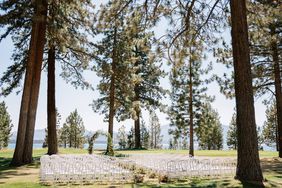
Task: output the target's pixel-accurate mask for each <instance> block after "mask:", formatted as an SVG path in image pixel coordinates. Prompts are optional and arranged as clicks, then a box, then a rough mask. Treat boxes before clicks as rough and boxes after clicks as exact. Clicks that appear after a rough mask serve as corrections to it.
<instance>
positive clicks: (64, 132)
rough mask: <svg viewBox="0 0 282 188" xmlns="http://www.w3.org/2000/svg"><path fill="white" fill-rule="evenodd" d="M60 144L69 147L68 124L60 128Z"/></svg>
mask: <svg viewBox="0 0 282 188" xmlns="http://www.w3.org/2000/svg"><path fill="white" fill-rule="evenodd" d="M58 132H59V134H58V135H59V137H58V138H59V140H58V143H59V146H61V147H64V148H67V144H68V138H69V136H68V135H69V127H68V126H67V124H63V127H62V128H60V129H59V131H58Z"/></svg>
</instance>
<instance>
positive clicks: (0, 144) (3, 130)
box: [0, 102, 13, 150]
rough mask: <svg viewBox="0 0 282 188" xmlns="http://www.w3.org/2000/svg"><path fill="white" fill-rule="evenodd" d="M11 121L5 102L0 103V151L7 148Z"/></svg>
mask: <svg viewBox="0 0 282 188" xmlns="http://www.w3.org/2000/svg"><path fill="white" fill-rule="evenodd" d="M12 127H13V125H12V120H11V117H10V115H9V113H8V111H7V106H6V104H5V102H1V103H0V150H1V149H3V148H6V147H7V146H8V142H9V138H10V134H11V130H12Z"/></svg>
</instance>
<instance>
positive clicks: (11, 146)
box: [8, 143, 107, 149]
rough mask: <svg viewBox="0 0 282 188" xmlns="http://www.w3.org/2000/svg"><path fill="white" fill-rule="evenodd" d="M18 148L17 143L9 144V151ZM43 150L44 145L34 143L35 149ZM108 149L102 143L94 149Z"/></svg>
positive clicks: (86, 145)
mask: <svg viewBox="0 0 282 188" xmlns="http://www.w3.org/2000/svg"><path fill="white" fill-rule="evenodd" d="M15 147H16V143H9V144H8V149H15ZM39 148H42V143H34V144H33V149H39ZM87 148H88V144H84V149H87ZM106 148H107V144H101V143H97V144H94V149H106Z"/></svg>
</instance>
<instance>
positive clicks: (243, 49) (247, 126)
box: [230, 0, 263, 184]
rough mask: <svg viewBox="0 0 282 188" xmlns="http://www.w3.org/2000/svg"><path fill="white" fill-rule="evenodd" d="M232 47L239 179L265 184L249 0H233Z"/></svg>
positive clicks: (237, 174)
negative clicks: (256, 114) (251, 58)
mask: <svg viewBox="0 0 282 188" xmlns="http://www.w3.org/2000/svg"><path fill="white" fill-rule="evenodd" d="M230 6H231V22H232V32H231V34H232V48H233V60H234V72H235V94H236V109H237V134H238V157H237V170H236V178H237V179H239V180H240V181H243V182H256V183H259V184H262V181H263V176H262V171H261V167H260V161H259V153H258V136H257V130H256V122H255V110H254V99H253V90H252V77H251V64H250V50H249V41H248V25H247V17H246V2H245V0H231V3H230Z"/></svg>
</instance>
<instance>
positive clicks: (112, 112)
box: [106, 28, 117, 155]
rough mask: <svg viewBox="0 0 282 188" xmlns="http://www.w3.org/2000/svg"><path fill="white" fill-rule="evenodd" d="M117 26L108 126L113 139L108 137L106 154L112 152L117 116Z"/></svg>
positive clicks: (115, 30)
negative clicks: (115, 118)
mask: <svg viewBox="0 0 282 188" xmlns="http://www.w3.org/2000/svg"><path fill="white" fill-rule="evenodd" d="M116 43H117V28H115V29H114V44H113V45H114V46H113V53H112V76H111V83H110V109H109V127H108V134H109V136H110V137H111V139H110V138H109V137H108V142H107V151H106V154H110V155H111V152H112V151H110V149H111V145H112V144H113V143H112V142H113V131H114V116H115V82H116V63H117V51H116V50H117V49H116Z"/></svg>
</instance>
